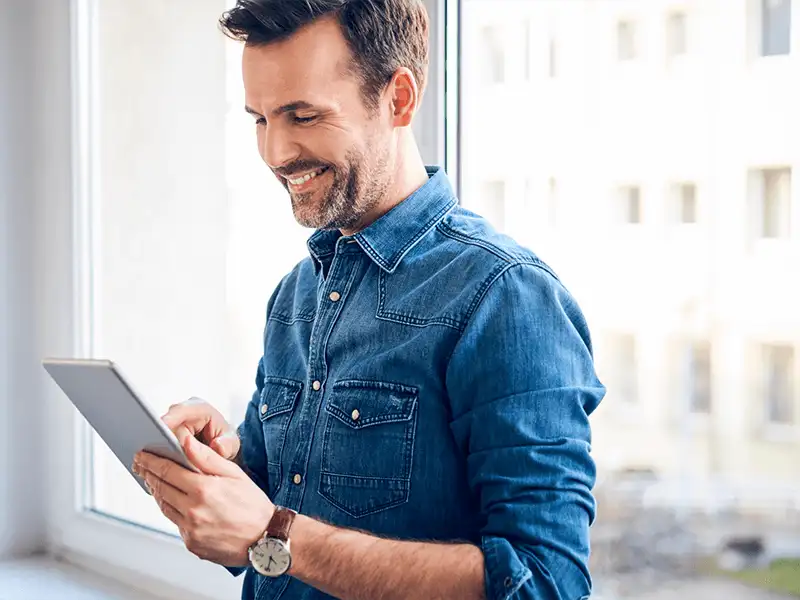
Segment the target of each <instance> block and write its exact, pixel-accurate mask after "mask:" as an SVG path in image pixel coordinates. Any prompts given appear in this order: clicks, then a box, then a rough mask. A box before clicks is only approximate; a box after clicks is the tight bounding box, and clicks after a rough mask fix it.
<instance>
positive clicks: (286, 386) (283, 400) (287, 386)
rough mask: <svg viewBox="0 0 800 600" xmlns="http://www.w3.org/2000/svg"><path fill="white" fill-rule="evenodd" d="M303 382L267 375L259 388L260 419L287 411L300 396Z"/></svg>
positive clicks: (263, 419)
mask: <svg viewBox="0 0 800 600" xmlns="http://www.w3.org/2000/svg"><path fill="white" fill-rule="evenodd" d="M302 389H303V384H302V383H301V382H299V381H293V380H291V379H283V378H281V377H267V378H266V379H265V380H264V388H263V389H262V390H261V400H260V402H259V406H258V414H259V416H260V417H261V420H262V421H265V420H266V419H269V418H270V417H274V416H275V415H280V414H283V413H285V412H289V411H290V410H292V409H293V408H294V404H295V402H296V401H297V398H298V396H300V391H301V390H302Z"/></svg>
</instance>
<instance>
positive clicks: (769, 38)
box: [761, 0, 792, 56]
mask: <svg viewBox="0 0 800 600" xmlns="http://www.w3.org/2000/svg"><path fill="white" fill-rule="evenodd" d="M791 22H792V2H791V0H761V55H762V56H776V55H780V54H789V51H790V49H791V32H792V25H791Z"/></svg>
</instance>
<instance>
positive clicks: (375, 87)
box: [220, 0, 428, 108]
mask: <svg viewBox="0 0 800 600" xmlns="http://www.w3.org/2000/svg"><path fill="white" fill-rule="evenodd" d="M325 16H332V17H335V18H336V19H337V21H338V22H339V26H340V27H341V29H342V34H343V35H344V38H345V40H346V41H347V44H348V46H349V47H350V51H351V53H352V54H353V63H354V64H353V67H354V68H353V69H352V72H353V73H354V74H355V75H356V76H357V77H359V79H360V80H361V87H362V93H363V96H364V100H365V102H366V103H367V105H368V106H370V107H371V108H374V107H375V106H376V105H377V101H378V98H379V96H380V94H381V92H382V91H383V90H384V88H385V87H386V85H387V84H388V83H389V81H391V78H392V76H393V75H394V73H395V71H396V70H397V69H398V68H400V67H407V68H408V69H410V70H411V72H412V73H413V74H414V78H415V79H416V80H417V85H418V86H419V90H420V95H421V93H422V91H423V90H424V88H425V79H426V76H427V70H428V12H427V10H426V9H425V6H424V4H423V3H422V0H238V1H237V2H236V6H235V7H234V8H232V9H230V10H228V11H226V12H225V13H223V15H222V17H220V27H221V28H222V31H223V32H224V33H225V34H226V35H227V36H228V37H230V38H233V39H235V40H238V41H241V42H245V43H246V44H251V45H256V46H258V45H265V44H269V43H271V42H276V41H280V40H283V39H286V38H288V37H290V36H291V35H292V34H294V33H295V32H296V31H297V30H298V29H300V28H302V27H303V26H305V25H308V24H310V23H311V22H312V21H314V20H316V19H319V18H320V17H325Z"/></svg>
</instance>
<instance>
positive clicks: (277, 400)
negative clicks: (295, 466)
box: [258, 377, 303, 497]
mask: <svg viewBox="0 0 800 600" xmlns="http://www.w3.org/2000/svg"><path fill="white" fill-rule="evenodd" d="M302 389H303V384H302V383H301V382H299V381H293V380H291V379H283V378H280V377H267V378H266V379H265V380H264V387H263V389H262V390H261V398H260V400H259V405H258V415H259V418H260V419H261V428H262V430H263V434H264V448H265V449H266V453H267V474H268V476H269V479H268V484H267V487H268V492H269V496H270V497H274V496H275V494H276V493H277V491H278V490H279V489H280V487H281V482H282V475H283V474H282V470H281V464H282V458H283V457H282V455H283V446H284V444H285V443H286V431H287V430H288V428H289V421H290V420H291V418H292V414H293V412H294V407H295V404H296V403H297V398H298V397H299V396H300V392H301V391H302Z"/></svg>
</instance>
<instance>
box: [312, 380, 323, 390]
mask: <svg viewBox="0 0 800 600" xmlns="http://www.w3.org/2000/svg"><path fill="white" fill-rule="evenodd" d="M311 387H313V388H314V391H315V392H318V391H319V389H320V388H321V387H322V384H321V383H320V382H319V381H315V382H314V383H312V384H311Z"/></svg>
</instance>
